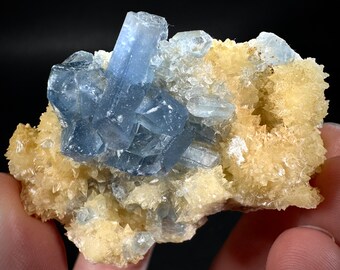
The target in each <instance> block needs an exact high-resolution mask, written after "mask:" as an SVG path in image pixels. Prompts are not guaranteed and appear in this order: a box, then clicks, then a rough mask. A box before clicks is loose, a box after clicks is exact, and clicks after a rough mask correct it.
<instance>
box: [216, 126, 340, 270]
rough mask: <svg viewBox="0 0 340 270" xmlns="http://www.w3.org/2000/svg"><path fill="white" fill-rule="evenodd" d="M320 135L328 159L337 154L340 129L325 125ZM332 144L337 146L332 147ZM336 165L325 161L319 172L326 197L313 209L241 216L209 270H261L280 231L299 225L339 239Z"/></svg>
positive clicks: (319, 183) (339, 185) (339, 188)
mask: <svg viewBox="0 0 340 270" xmlns="http://www.w3.org/2000/svg"><path fill="white" fill-rule="evenodd" d="M321 132H322V136H323V139H324V141H325V146H326V147H327V148H328V150H329V151H328V156H329V157H331V156H336V155H339V154H340V153H339V150H340V147H338V145H339V143H340V141H339V137H340V128H339V127H338V126H337V125H335V124H325V125H324V127H323V128H322V130H321ZM333 141H334V143H333ZM333 145H337V146H335V147H333V148H332V147H331V146H333ZM339 164H340V161H339V158H335V159H331V160H329V161H327V162H326V163H325V165H324V167H323V170H322V173H321V174H319V175H318V176H317V177H316V179H315V182H316V185H317V186H318V187H319V188H320V190H321V194H322V195H323V196H324V197H325V200H324V202H323V203H321V204H320V205H319V206H318V208H317V209H316V210H304V209H298V208H295V207H290V208H288V209H287V210H285V211H284V212H282V211H281V212H278V211H275V210H274V211H258V212H254V213H249V214H246V215H244V216H243V217H242V218H241V219H240V221H239V222H238V224H237V226H236V227H235V228H234V230H233V231H232V233H231V235H230V236H229V238H228V240H227V241H226V243H225V244H224V245H223V247H222V249H221V250H220V252H219V254H218V255H217V256H216V258H215V260H214V262H213V265H212V269H217V270H218V269H225V267H226V266H227V267H228V268H230V269H259V268H262V269H263V268H264V265H265V263H266V260H267V256H268V253H269V250H270V248H271V245H272V243H273V242H274V241H275V239H276V238H277V237H278V236H279V235H280V234H281V232H282V231H284V230H286V229H288V228H291V227H295V226H299V225H307V224H312V225H315V226H319V227H325V229H326V230H329V231H331V232H332V233H334V234H335V237H336V238H337V239H339V236H338V234H339V229H340V224H339V219H337V214H336V213H339V212H340V209H339V207H340V198H339V196H340V195H339V192H340V178H339V174H340V172H339V171H338V170H339V169H338V167H339ZM338 241H339V240H338Z"/></svg>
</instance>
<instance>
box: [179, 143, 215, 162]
mask: <svg viewBox="0 0 340 270" xmlns="http://www.w3.org/2000/svg"><path fill="white" fill-rule="evenodd" d="M219 161H220V155H219V154H218V152H216V151H213V150H211V149H209V148H207V147H205V146H203V145H200V144H194V143H193V144H191V145H190V146H189V147H188V148H187V149H186V150H185V152H184V153H183V155H182V156H181V159H180V162H181V164H182V165H184V166H186V167H188V168H195V167H203V168H212V167H214V166H216V165H217V164H218V163H219Z"/></svg>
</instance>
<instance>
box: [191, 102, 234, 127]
mask: <svg viewBox="0 0 340 270" xmlns="http://www.w3.org/2000/svg"><path fill="white" fill-rule="evenodd" d="M187 108H188V110H189V112H190V113H191V114H192V115H194V116H196V117H200V118H203V119H205V123H206V124H207V125H216V124H218V123H221V122H224V121H228V120H229V119H230V118H231V117H232V116H233V114H234V111H235V106H234V105H233V104H231V103H230V102H228V101H227V100H223V99H221V98H220V97H216V96H210V97H204V96H199V97H193V98H191V99H190V100H189V101H188V103H187Z"/></svg>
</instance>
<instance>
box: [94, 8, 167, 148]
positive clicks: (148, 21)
mask: <svg viewBox="0 0 340 270" xmlns="http://www.w3.org/2000/svg"><path fill="white" fill-rule="evenodd" d="M167 35H168V25H167V22H166V20H165V19H164V18H162V17H159V16H156V15H152V14H148V13H145V12H138V13H135V12H128V13H127V15H126V18H125V20H124V23H123V26H122V29H121V31H120V33H119V36H118V39H117V42H116V45H115V47H114V49H113V52H112V55H111V58H110V61H109V64H108V67H107V70H106V77H107V79H108V84H109V87H108V90H107V91H106V92H105V93H104V95H103V98H102V100H101V103H100V106H98V109H97V110H96V112H95V116H94V120H93V124H94V126H95V127H96V128H98V132H99V133H100V134H101V136H103V137H104V138H105V140H108V141H110V140H111V141H110V143H109V147H110V148H111V149H113V150H119V149H126V148H128V147H129V145H130V143H131V142H132V140H133V136H134V131H135V130H136V125H137V119H136V114H135V109H136V108H137V107H138V106H139V104H140V102H141V101H142V99H143V97H144V95H145V92H144V90H143V88H142V86H143V85H144V84H146V83H151V82H152V79H153V70H152V68H151V65H150V61H151V59H152V57H153V56H154V55H155V54H156V51H157V46H158V43H159V41H160V40H162V39H166V38H167ZM112 138H117V140H116V142H117V144H115V143H114V140H112Z"/></svg>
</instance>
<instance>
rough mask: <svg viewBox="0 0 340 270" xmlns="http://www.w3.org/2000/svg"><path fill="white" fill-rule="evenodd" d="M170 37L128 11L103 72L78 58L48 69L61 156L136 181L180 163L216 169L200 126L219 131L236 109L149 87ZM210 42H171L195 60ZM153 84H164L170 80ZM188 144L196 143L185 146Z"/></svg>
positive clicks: (182, 36)
mask: <svg viewBox="0 0 340 270" xmlns="http://www.w3.org/2000/svg"><path fill="white" fill-rule="evenodd" d="M167 33H168V28H167V23H166V21H165V19H164V18H162V17H159V16H156V15H152V14H148V13H145V12H139V13H134V12H129V13H128V14H127V16H126V18H125V21H124V24H123V26H122V29H121V32H120V34H119V37H118V39H117V43H116V45H115V47H114V50H113V52H112V55H111V58H110V60H109V63H108V66H107V68H103V67H102V66H101V65H100V59H97V58H96V57H94V56H93V55H92V54H91V53H88V52H83V51H80V52H77V53H75V54H73V55H71V56H70V57H69V58H68V59H66V60H65V61H64V62H63V63H62V64H59V65H55V66H53V68H52V71H51V74H50V78H49V82H48V85H49V86H48V98H49V101H50V103H51V104H52V106H53V107H54V108H55V110H56V111H57V112H58V114H59V115H58V116H59V118H60V120H61V121H62V122H63V126H64V128H63V132H62V143H61V150H62V152H63V153H64V154H65V155H67V156H70V157H72V158H73V159H74V160H76V161H82V162H100V163H104V164H105V165H108V166H111V167H114V168H117V169H119V170H121V171H125V172H128V173H130V174H133V175H153V174H158V173H161V174H164V173H167V172H169V171H170V170H171V168H172V167H173V166H174V165H175V164H176V163H178V162H180V163H181V164H182V165H184V166H188V167H193V166H202V167H211V166H214V165H216V160H218V159H219V154H218V153H217V152H214V151H213V150H211V149H210V148H211V145H212V144H213V143H215V142H216V140H215V139H213V138H212V137H214V135H211V133H212V134H214V131H213V130H209V129H208V127H207V126H206V125H205V124H204V123H203V119H206V120H209V121H210V124H211V125H212V124H218V123H220V122H221V121H223V120H225V119H228V118H230V117H231V115H232V114H233V110H234V107H233V105H231V104H229V102H227V101H224V100H222V99H217V98H214V97H195V98H191V99H190V100H189V102H188V104H185V103H183V102H180V101H178V100H177V99H176V97H175V96H173V95H172V94H171V92H169V89H168V88H167V87H161V86H160V85H157V84H156V83H155V82H154V78H155V72H157V69H158V68H161V67H160V66H161V62H159V63H158V65H157V64H155V62H154V59H155V57H156V55H157V54H158V55H159V54H162V53H165V54H166V53H167V52H161V51H159V44H160V42H161V41H165V39H166V38H167ZM211 42H212V39H211V37H210V36H209V35H208V34H206V33H205V32H204V31H190V32H182V33H178V34H176V35H175V36H174V37H173V39H172V41H171V43H173V44H176V46H178V47H179V48H181V50H180V51H179V53H180V54H181V55H182V56H188V57H194V58H202V57H203V56H204V55H205V54H206V53H207V51H208V50H209V48H210V46H211ZM158 57H159V56H158ZM200 61H202V60H200ZM98 63H99V64H98ZM169 76H172V75H171V74H169ZM158 80H162V81H166V80H167V76H163V77H161V78H160V77H158ZM194 89H195V88H194ZM203 91H206V92H207V91H208V90H203ZM188 109H189V111H188ZM189 112H190V113H191V116H190V117H189V115H190V113H189ZM193 117H196V119H195V121H192V119H193ZM189 118H190V119H191V120H189ZM208 130H209V131H208ZM209 132H210V133H209ZM193 142H201V143H200V146H199V147H197V146H190V145H191V144H192V143H193ZM183 153H185V155H184V156H183V158H182V159H181V156H182V155H183ZM201 155H202V156H203V157H204V160H203V161H199V159H200V158H201Z"/></svg>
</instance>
